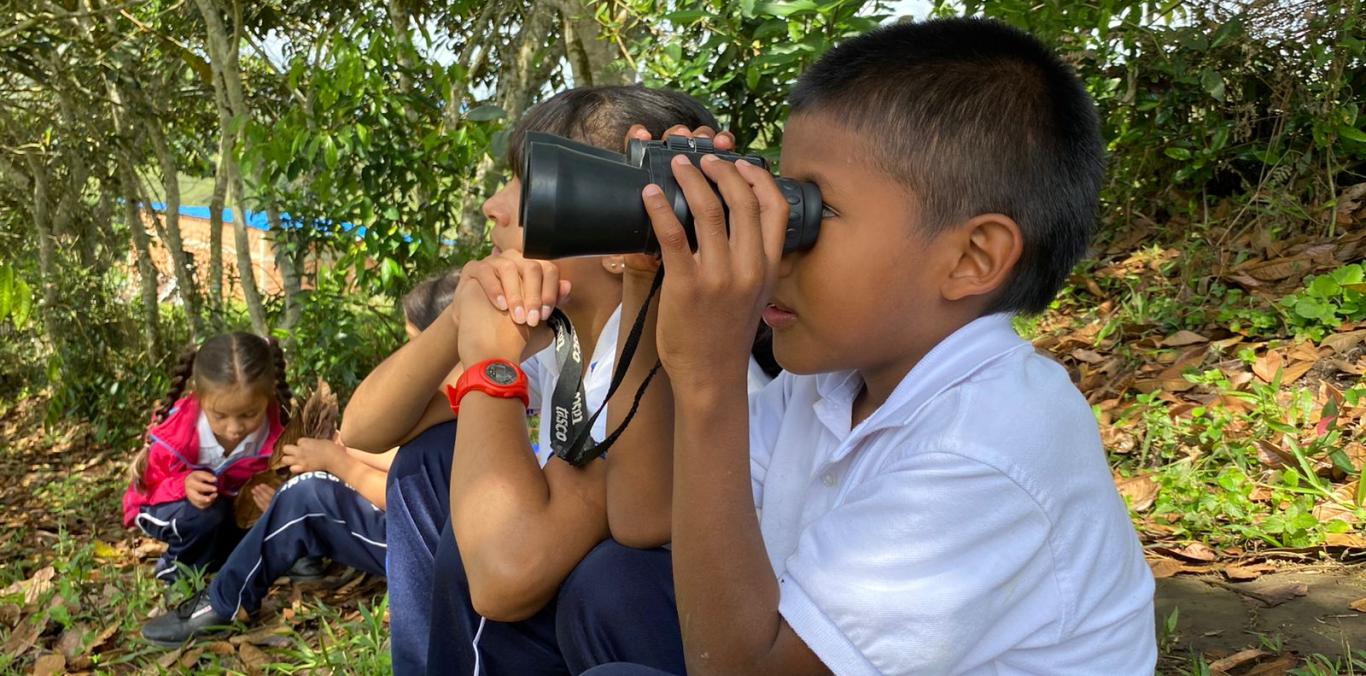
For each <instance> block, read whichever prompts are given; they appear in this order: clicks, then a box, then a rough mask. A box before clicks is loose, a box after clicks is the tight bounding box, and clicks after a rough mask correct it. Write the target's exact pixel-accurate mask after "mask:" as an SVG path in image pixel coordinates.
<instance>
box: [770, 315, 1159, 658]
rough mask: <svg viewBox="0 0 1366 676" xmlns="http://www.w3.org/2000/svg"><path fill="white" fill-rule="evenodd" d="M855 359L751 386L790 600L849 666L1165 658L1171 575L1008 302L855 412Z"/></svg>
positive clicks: (784, 605) (1068, 386)
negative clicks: (1159, 591) (1160, 596)
mask: <svg viewBox="0 0 1366 676" xmlns="http://www.w3.org/2000/svg"><path fill="white" fill-rule="evenodd" d="M861 387H862V381H861V380H860V378H859V377H858V375H857V374H856V373H854V372H843V373H829V374H821V375H815V376H793V375H791V374H783V375H781V376H779V377H778V379H777V380H775V381H774V382H773V383H772V384H770V385H769V386H768V387H767V388H765V389H764V390H763V391H762V392H760V393H758V394H755V395H753V396H752V397H751V399H750V430H751V432H750V445H751V470H752V478H753V488H754V499H755V504H756V505H757V506H758V507H759V508H760V525H761V528H762V531H763V538H764V544H765V546H766V547H767V550H768V556H769V559H770V562H771V563H772V565H773V569H774V571H775V572H776V573H777V574H778V576H779V583H780V593H781V596H780V602H779V611H780V612H781V613H782V616H783V618H784V619H785V620H786V621H787V623H788V624H789V625H790V626H791V627H792V628H793V629H794V630H795V631H796V633H797V635H798V636H800V637H801V638H802V640H803V641H805V642H806V644H807V645H808V646H810V647H811V649H812V650H813V651H814V652H815V653H816V655H818V656H819V657H820V658H821V660H822V661H823V662H824V663H825V664H826V666H828V667H829V668H830V669H831V670H832V671H834V672H835V673H837V674H841V675H844V674H983V675H985V674H992V675H1002V674H1049V675H1064V674H1078V675H1082V674H1085V675H1087V676H1094V675H1096V674H1104V675H1105V676H1125V675H1128V674H1143V675H1144V676H1150V675H1151V674H1152V673H1153V669H1154V666H1155V663H1156V660H1157V648H1156V640H1155V635H1154V626H1153V622H1154V620H1153V603H1152V601H1153V578H1152V574H1151V572H1150V571H1149V569H1148V566H1147V564H1146V563H1144V560H1143V552H1142V548H1141V546H1140V544H1139V541H1138V538H1137V536H1136V535H1135V533H1134V529H1133V526H1132V524H1131V523H1130V521H1129V515H1128V510H1127V509H1126V508H1125V506H1124V502H1123V500H1122V499H1121V498H1120V496H1119V494H1118V493H1117V492H1116V490H1115V487H1114V483H1113V480H1112V479H1111V475H1110V470H1109V468H1108V466H1107V464H1106V459H1105V453H1104V451H1103V449H1102V447H1101V443H1100V437H1099V434H1098V432H1097V428H1096V422H1095V418H1094V417H1093V415H1092V413H1091V409H1090V407H1089V406H1087V404H1086V401H1085V400H1084V399H1083V398H1082V396H1081V394H1080V393H1079V392H1078V391H1077V390H1076V388H1075V387H1074V386H1073V385H1072V382H1071V381H1070V380H1069V379H1068V376H1067V373H1066V371H1065V370H1064V369H1063V368H1062V367H1060V366H1059V365H1057V364H1056V363H1054V362H1053V361H1052V360H1050V359H1048V358H1046V357H1044V356H1041V355H1038V354H1036V353H1035V352H1034V350H1033V346H1031V345H1030V344H1029V343H1028V342H1025V341H1024V340H1022V339H1020V338H1019V337H1018V336H1017V335H1016V334H1015V332H1014V330H1013V329H1012V328H1011V326H1010V319H1009V317H1008V316H1007V315H994V316H990V317H984V318H981V319H978V320H976V321H974V322H972V323H971V324H968V325H967V326H965V327H963V328H962V329H960V330H959V331H957V332H956V333H954V334H953V335H951V336H949V337H948V338H947V339H945V340H944V341H943V342H941V343H940V344H939V345H938V346H936V347H935V348H934V349H933V350H932V351H931V352H930V353H929V354H928V355H926V356H925V358H924V359H922V360H921V361H920V363H919V364H917V365H916V366H915V368H913V369H912V370H911V372H910V373H908V374H907V375H906V378H905V379H904V380H903V381H902V382H901V384H900V385H899V386H898V387H897V388H896V390H895V391H894V392H893V394H892V395H891V397H889V398H888V400H887V401H886V403H884V404H883V405H882V407H881V408H879V409H878V410H877V411H875V412H874V413H873V414H872V415H871V416H869V417H868V418H867V419H866V420H864V421H863V422H862V423H860V424H859V425H858V427H856V428H854V429H852V430H851V429H850V421H851V416H852V408H853V402H854V398H855V396H857V395H858V393H859V391H860V389H861Z"/></svg>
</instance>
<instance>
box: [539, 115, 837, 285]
mask: <svg viewBox="0 0 1366 676" xmlns="http://www.w3.org/2000/svg"><path fill="white" fill-rule="evenodd" d="M675 155H685V156H687V157H688V159H689V160H691V161H692V163H693V164H694V165H699V166H700V163H701V161H702V157H703V156H705V155H715V156H717V157H719V158H721V159H723V160H726V161H727V162H734V161H736V160H739V159H744V160H745V161H746V162H749V163H750V164H756V165H759V166H761V167H764V168H768V162H766V161H765V160H764V159H763V158H762V157H758V156H755V155H741V154H738V153H727V152H720V151H718V150H716V148H715V147H714V146H713V145H712V142H711V139H706V138H688V137H686V136H670V137H669V138H667V139H665V140H663V141H639V140H632V141H631V143H630V145H629V147H628V148H627V152H626V154H625V155H622V154H620V153H614V152H612V151H610V150H603V149H602V148H598V147H595V146H590V145H587V144H584V143H578V142H576V141H571V140H569V139H566V138H563V137H560V136H555V135H553V134H544V133H539V132H531V133H528V134H527V136H526V145H525V146H524V152H523V153H522V158H523V160H522V162H523V164H522V167H521V169H522V173H521V179H522V213H521V222H522V227H523V232H524V235H523V236H524V242H523V245H522V253H523V254H524V255H525V256H526V257H527V258H540V259H552V258H568V257H571V256H604V255H608V254H624V253H658V252H659V242H658V241H656V240H655V234H654V229H653V228H652V227H651V226H650V217H649V215H648V214H647V213H646V212H645V205H644V203H643V202H642V201H641V197H640V192H641V190H643V189H644V188H645V186H646V185H647V184H650V183H653V184H655V185H657V186H659V187H660V188H661V189H662V190H663V191H664V197H665V199H667V200H669V203H670V204H672V205H673V210H674V215H675V216H677V217H678V221H679V222H680V223H682V224H683V228H684V230H685V231H686V232H687V233H688V241H689V243H690V244H691V245H692V247H693V248H694V249H696V248H697V238H696V231H695V230H694V227H693V218H692V214H691V213H690V212H689V210H688V202H687V200H686V199H685V198H684V196H683V190H682V189H681V188H680V187H679V185H678V182H677V181H675V180H674V176H673V170H672V169H671V168H670V167H669V163H670V161H671V160H672V159H673V158H674V156H675ZM777 182H778V189H779V190H780V191H782V194H783V196H784V197H785V198H786V199H787V203H788V207H789V209H788V217H787V235H786V238H785V240H784V243H783V252H784V253H787V252H792V251H800V250H805V249H809V248H811V247H812V246H813V245H815V243H816V236H817V234H818V233H819V231H820V224H821V193H820V189H819V188H817V187H816V186H815V185H814V184H811V183H803V182H800V181H794V180H792V179H787V178H778V179H777Z"/></svg>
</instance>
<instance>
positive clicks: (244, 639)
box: [228, 625, 290, 648]
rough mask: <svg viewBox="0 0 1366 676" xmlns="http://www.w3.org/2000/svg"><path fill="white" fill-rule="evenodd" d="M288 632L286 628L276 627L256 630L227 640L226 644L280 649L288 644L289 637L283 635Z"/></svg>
mask: <svg viewBox="0 0 1366 676" xmlns="http://www.w3.org/2000/svg"><path fill="white" fill-rule="evenodd" d="M289 631H290V630H289V628H288V627H283V626H279V625H276V626H274V627H265V628H263V629H257V630H256V631H253V632H251V633H249V634H238V635H237V636H233V637H232V638H229V639H228V642H229V643H231V644H233V645H241V644H243V643H250V644H252V645H263V646H268V647H274V648H281V647H284V646H287V645H289V644H290V640H289V637H288V636H286V635H285V634H288V633H289Z"/></svg>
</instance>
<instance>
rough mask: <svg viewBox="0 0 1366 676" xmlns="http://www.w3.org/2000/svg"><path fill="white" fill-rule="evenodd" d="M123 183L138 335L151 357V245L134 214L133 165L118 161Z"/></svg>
mask: <svg viewBox="0 0 1366 676" xmlns="http://www.w3.org/2000/svg"><path fill="white" fill-rule="evenodd" d="M120 163H121V164H122V165H123V166H122V169H123V171H122V182H123V214H124V219H125V221H126V222H127V224H128V232H129V234H131V235H132V238H133V252H134V254H135V255H136V256H137V267H138V277H139V288H140V289H141V296H142V324H143V326H142V336H143V340H144V342H145V344H146V347H147V354H148V355H149V356H151V357H152V358H155V357H156V356H157V354H158V352H157V346H159V345H160V344H161V312H160V307H159V306H158V302H157V269H156V266H155V265H152V246H151V242H150V240H149V239H148V237H147V227H146V226H145V225H143V222H142V217H141V215H140V214H139V213H138V187H137V186H138V183H137V177H136V176H135V175H134V174H133V166H132V164H131V163H129V161H128V159H127V158H122V159H121V160H120Z"/></svg>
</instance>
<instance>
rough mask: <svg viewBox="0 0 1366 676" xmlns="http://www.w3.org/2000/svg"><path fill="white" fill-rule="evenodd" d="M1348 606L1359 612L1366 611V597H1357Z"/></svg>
mask: <svg viewBox="0 0 1366 676" xmlns="http://www.w3.org/2000/svg"><path fill="white" fill-rule="evenodd" d="M1347 607H1349V608H1351V609H1352V610H1355V611H1357V612H1358V613H1366V598H1361V599H1357V600H1355V601H1353V602H1352V603H1351V604H1350V605H1349V606H1347Z"/></svg>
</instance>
